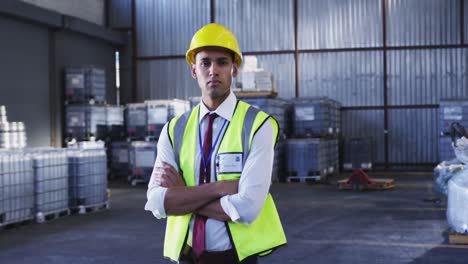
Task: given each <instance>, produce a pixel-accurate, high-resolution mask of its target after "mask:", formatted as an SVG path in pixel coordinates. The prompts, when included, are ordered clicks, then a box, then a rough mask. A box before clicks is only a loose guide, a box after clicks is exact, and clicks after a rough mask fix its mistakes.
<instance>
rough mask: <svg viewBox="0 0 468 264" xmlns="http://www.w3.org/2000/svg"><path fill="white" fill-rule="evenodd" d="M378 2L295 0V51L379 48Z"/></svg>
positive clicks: (379, 14)
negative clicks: (296, 4) (296, 24)
mask: <svg viewBox="0 0 468 264" xmlns="http://www.w3.org/2000/svg"><path fill="white" fill-rule="evenodd" d="M381 3H382V1H377V0H363V1H342V0H328V1H323V0H299V1H298V22H299V23H298V46H299V49H333V48H356V47H377V46H382V6H381V5H382V4H381Z"/></svg>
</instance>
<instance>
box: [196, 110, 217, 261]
mask: <svg viewBox="0 0 468 264" xmlns="http://www.w3.org/2000/svg"><path fill="white" fill-rule="evenodd" d="M216 117H218V115H217V114H216V113H213V114H210V115H208V127H207V128H206V133H205V136H204V137H203V156H204V157H203V158H202V159H201V162H200V174H199V179H198V184H199V185H202V184H205V183H209V182H210V178H211V165H210V164H211V162H210V161H209V160H208V156H209V154H210V151H211V145H212V144H213V121H214V120H215V118H216ZM203 161H205V163H206V166H205V164H203ZM205 223H206V217H205V216H202V215H195V222H194V224H193V245H192V246H193V253H195V256H197V257H200V255H201V254H202V253H203V251H204V250H205V249H206V244H205Z"/></svg>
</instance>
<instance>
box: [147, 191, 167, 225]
mask: <svg viewBox="0 0 468 264" xmlns="http://www.w3.org/2000/svg"><path fill="white" fill-rule="evenodd" d="M166 191H167V188H164V187H157V188H154V189H152V190H150V191H149V193H148V201H146V204H145V210H146V211H150V212H152V213H153V215H154V216H155V217H156V218H158V219H161V218H166V210H165V209H164V198H165V196H166Z"/></svg>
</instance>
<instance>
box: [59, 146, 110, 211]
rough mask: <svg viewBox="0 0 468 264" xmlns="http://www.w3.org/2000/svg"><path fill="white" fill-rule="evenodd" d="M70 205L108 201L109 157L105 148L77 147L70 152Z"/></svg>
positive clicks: (73, 206)
mask: <svg viewBox="0 0 468 264" xmlns="http://www.w3.org/2000/svg"><path fill="white" fill-rule="evenodd" d="M68 163H69V174H70V177H69V196H70V207H72V208H76V207H78V206H87V205H94V204H101V203H104V202H106V199H107V198H106V197H107V193H106V189H107V159H106V152H105V149H104V148H103V147H102V148H89V149H83V148H81V149H80V148H77V149H70V150H69V152H68Z"/></svg>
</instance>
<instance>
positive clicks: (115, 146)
mask: <svg viewBox="0 0 468 264" xmlns="http://www.w3.org/2000/svg"><path fill="white" fill-rule="evenodd" d="M129 147H130V143H128V142H126V141H120V142H112V143H111V162H110V169H111V174H112V175H113V176H114V177H127V176H129V174H130V170H129V166H130V165H129V153H128V152H129Z"/></svg>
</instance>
